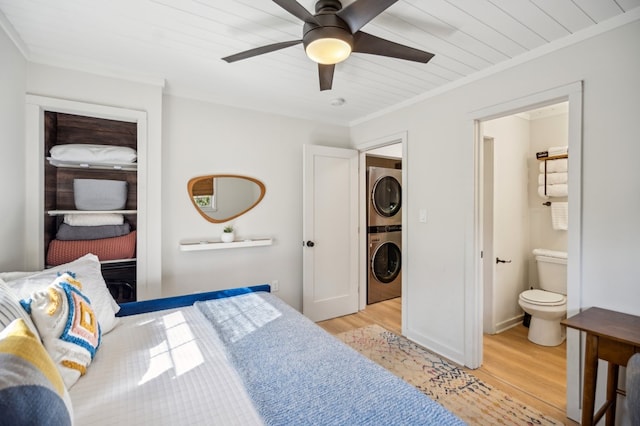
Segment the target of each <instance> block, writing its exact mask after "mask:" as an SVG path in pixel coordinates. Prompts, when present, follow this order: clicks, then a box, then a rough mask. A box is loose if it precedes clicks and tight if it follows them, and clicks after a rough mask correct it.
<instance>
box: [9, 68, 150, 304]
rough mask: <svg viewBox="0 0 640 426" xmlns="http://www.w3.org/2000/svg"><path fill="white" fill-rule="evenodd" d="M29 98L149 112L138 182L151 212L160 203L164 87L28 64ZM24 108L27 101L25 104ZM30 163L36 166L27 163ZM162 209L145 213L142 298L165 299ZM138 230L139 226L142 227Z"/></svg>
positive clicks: (140, 291) (140, 287) (140, 290)
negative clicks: (141, 177) (142, 168)
mask: <svg viewBox="0 0 640 426" xmlns="http://www.w3.org/2000/svg"><path fill="white" fill-rule="evenodd" d="M26 91H27V93H29V94H31V95H41V96H46V97H50V98H59V99H65V100H72V101H77V102H84V103H88V104H97V105H104V106H110V107H118V108H126V109H131V110H139V111H144V112H145V113H146V122H147V123H146V124H147V126H146V128H147V147H146V150H147V151H146V154H147V155H146V160H147V161H146V162H145V167H146V175H147V176H146V181H145V180H139V181H138V189H139V190H141V191H146V196H147V207H149V206H154V205H155V206H157V205H160V204H161V198H160V193H161V187H160V185H157V184H155V182H159V181H160V180H161V178H160V177H161V176H162V156H161V154H162V84H161V82H149V83H144V82H137V81H131V80H125V79H119V78H113V77H108V76H99V75H95V74H89V73H85V72H81V71H74V70H68V69H63V68H57V67H52V66H47V65H42V64H35V63H29V66H28V69H27V88H26ZM22 104H24V99H23V100H22ZM26 161H27V163H29V161H33V160H32V159H30V158H27V159H26ZM161 213H162V212H161V210H160V209H155V210H148V211H147V213H146V215H145V216H146V217H145V219H146V235H147V238H146V260H147V262H146V264H144V265H142V264H141V265H139V267H146V271H145V273H144V275H143V276H144V277H145V278H146V283H139V284H140V285H139V288H138V296H139V298H142V299H150V298H155V297H160V295H161V281H160V279H161V272H160V268H161V263H160V262H161V251H160V250H161V235H160V229H161V226H162V223H161V217H162V214H161ZM138 225H139V226H140V222H139V223H138Z"/></svg>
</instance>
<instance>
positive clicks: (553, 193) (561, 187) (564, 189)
mask: <svg viewBox="0 0 640 426" xmlns="http://www.w3.org/2000/svg"><path fill="white" fill-rule="evenodd" d="M538 195H540V196H541V197H542V198H549V197H566V196H568V195H569V185H567V184H557V185H547V194H546V195H545V191H544V186H539V187H538Z"/></svg>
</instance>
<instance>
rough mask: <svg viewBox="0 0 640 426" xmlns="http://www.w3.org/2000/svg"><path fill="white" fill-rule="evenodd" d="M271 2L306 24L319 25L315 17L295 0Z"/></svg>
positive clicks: (274, 0) (275, 0)
mask: <svg viewBox="0 0 640 426" xmlns="http://www.w3.org/2000/svg"><path fill="white" fill-rule="evenodd" d="M273 2H274V3H275V4H277V5H278V6H280V7H281V8H283V9H284V10H286V11H287V12H289V13H290V14H292V15H293V16H295V17H296V18H298V19H300V20H302V21H304V22H306V23H307V24H316V25H320V23H319V22H318V21H317V20H316V17H315V16H313V15H312V14H311V12H309V11H308V10H307V9H306V8H305V7H304V6H302V5H301V4H300V3H298V2H297V1H296V0H273Z"/></svg>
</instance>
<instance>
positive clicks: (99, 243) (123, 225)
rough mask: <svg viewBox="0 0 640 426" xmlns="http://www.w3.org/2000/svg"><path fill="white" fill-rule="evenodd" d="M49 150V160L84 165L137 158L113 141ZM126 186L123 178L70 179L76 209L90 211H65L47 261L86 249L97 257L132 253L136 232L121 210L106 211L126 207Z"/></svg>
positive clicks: (68, 258)
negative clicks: (66, 212) (107, 143)
mask: <svg viewBox="0 0 640 426" xmlns="http://www.w3.org/2000/svg"><path fill="white" fill-rule="evenodd" d="M49 153H50V155H51V158H52V160H57V161H61V162H75V163H80V164H86V165H91V164H112V165H118V164H122V165H125V164H131V163H135V162H136V159H137V153H136V151H135V149H132V148H129V147H126V146H113V145H94V144H65V145H56V146H54V147H52V148H51V150H50V151H49ZM127 187H128V183H127V182H126V181H125V180H108V179H74V181H73V195H74V203H75V207H76V209H77V210H85V211H87V210H89V211H91V212H87V213H77V214H67V215H65V217H64V221H63V222H62V223H61V224H60V225H59V227H58V230H57V233H56V235H55V239H53V240H52V241H51V242H50V243H49V248H48V251H47V264H48V265H52V266H55V265H60V264H62V263H66V262H70V261H72V260H74V259H77V258H78V257H81V256H83V255H85V254H87V253H94V254H96V255H97V256H98V258H99V259H100V260H101V261H105V260H117V259H130V258H133V257H135V251H136V232H135V231H132V227H131V225H130V224H129V223H127V222H126V221H125V218H124V216H123V215H122V214H119V213H115V212H110V211H114V210H122V209H124V208H125V207H126V204H127V192H128V191H127Z"/></svg>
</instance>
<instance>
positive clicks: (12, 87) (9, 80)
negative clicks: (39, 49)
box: [0, 29, 29, 271]
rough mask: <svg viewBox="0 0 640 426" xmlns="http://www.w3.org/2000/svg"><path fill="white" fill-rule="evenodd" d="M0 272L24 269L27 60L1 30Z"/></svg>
mask: <svg viewBox="0 0 640 426" xmlns="http://www.w3.org/2000/svg"><path fill="white" fill-rule="evenodd" d="M0 63H1V64H2V65H1V66H0V152H2V155H0V196H1V198H0V199H1V200H2V202H1V203H0V205H2V206H3V209H2V210H3V214H2V220H0V240H1V241H3V242H4V244H0V271H4V270H7V269H24V268H25V255H24V253H25V248H24V238H23V235H24V229H25V226H26V223H25V221H24V205H25V195H24V192H25V179H24V176H25V173H29V170H28V169H27V168H25V167H24V158H25V152H24V148H23V146H24V143H23V142H24V92H25V87H26V69H27V62H26V60H25V59H24V58H23V56H22V54H21V53H20V51H19V50H18V49H16V47H15V45H14V44H13V42H12V41H11V40H10V39H9V37H8V36H7V35H6V34H5V32H4V31H2V30H1V29H0Z"/></svg>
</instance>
